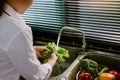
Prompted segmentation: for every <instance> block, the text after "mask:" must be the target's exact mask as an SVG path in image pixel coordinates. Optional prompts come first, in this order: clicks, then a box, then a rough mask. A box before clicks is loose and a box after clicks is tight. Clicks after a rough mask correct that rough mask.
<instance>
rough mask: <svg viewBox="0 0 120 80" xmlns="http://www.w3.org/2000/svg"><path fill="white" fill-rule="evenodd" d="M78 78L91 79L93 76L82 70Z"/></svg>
mask: <svg viewBox="0 0 120 80" xmlns="http://www.w3.org/2000/svg"><path fill="white" fill-rule="evenodd" d="M78 80H93V77H92V76H91V74H90V73H87V72H83V73H81V74H79V76H78Z"/></svg>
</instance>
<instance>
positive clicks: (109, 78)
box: [99, 73, 115, 80]
mask: <svg viewBox="0 0 120 80" xmlns="http://www.w3.org/2000/svg"><path fill="white" fill-rule="evenodd" d="M99 80H115V76H114V75H113V74H110V73H102V74H100V76H99Z"/></svg>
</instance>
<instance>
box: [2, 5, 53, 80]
mask: <svg viewBox="0 0 120 80" xmlns="http://www.w3.org/2000/svg"><path fill="white" fill-rule="evenodd" d="M5 11H6V12H7V13H8V14H9V15H10V16H8V15H7V14H5V13H4V14H3V15H2V16H1V17H0V80H18V79H19V77H20V75H22V76H23V77H24V78H25V79H26V80H47V79H48V77H49V76H50V74H51V71H52V67H51V66H50V65H49V64H41V63H40V62H39V60H38V59H37V56H36V53H35V50H34V48H33V41H32V31H31V28H30V27H28V26H27V25H26V24H25V22H24V20H23V19H22V18H21V17H20V15H19V14H18V13H17V12H16V11H15V10H14V9H13V8H12V7H10V6H9V5H7V4H6V10H5Z"/></svg>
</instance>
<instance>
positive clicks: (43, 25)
mask: <svg viewBox="0 0 120 80" xmlns="http://www.w3.org/2000/svg"><path fill="white" fill-rule="evenodd" d="M23 18H24V19H25V20H26V22H27V24H28V25H30V26H31V27H32V29H33V30H39V31H44V32H47V31H48V32H51V33H56V32H58V31H59V29H60V28H61V27H63V26H65V9H64V2H63V1H61V0H35V1H34V3H33V5H32V7H31V8H30V9H28V10H27V11H26V12H25V14H24V15H23Z"/></svg>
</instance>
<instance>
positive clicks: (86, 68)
mask: <svg viewBox="0 0 120 80" xmlns="http://www.w3.org/2000/svg"><path fill="white" fill-rule="evenodd" d="M80 69H81V71H82V72H88V73H90V74H91V75H92V76H93V78H95V77H96V76H97V75H98V72H99V71H98V64H97V62H95V61H92V60H90V59H80Z"/></svg>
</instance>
